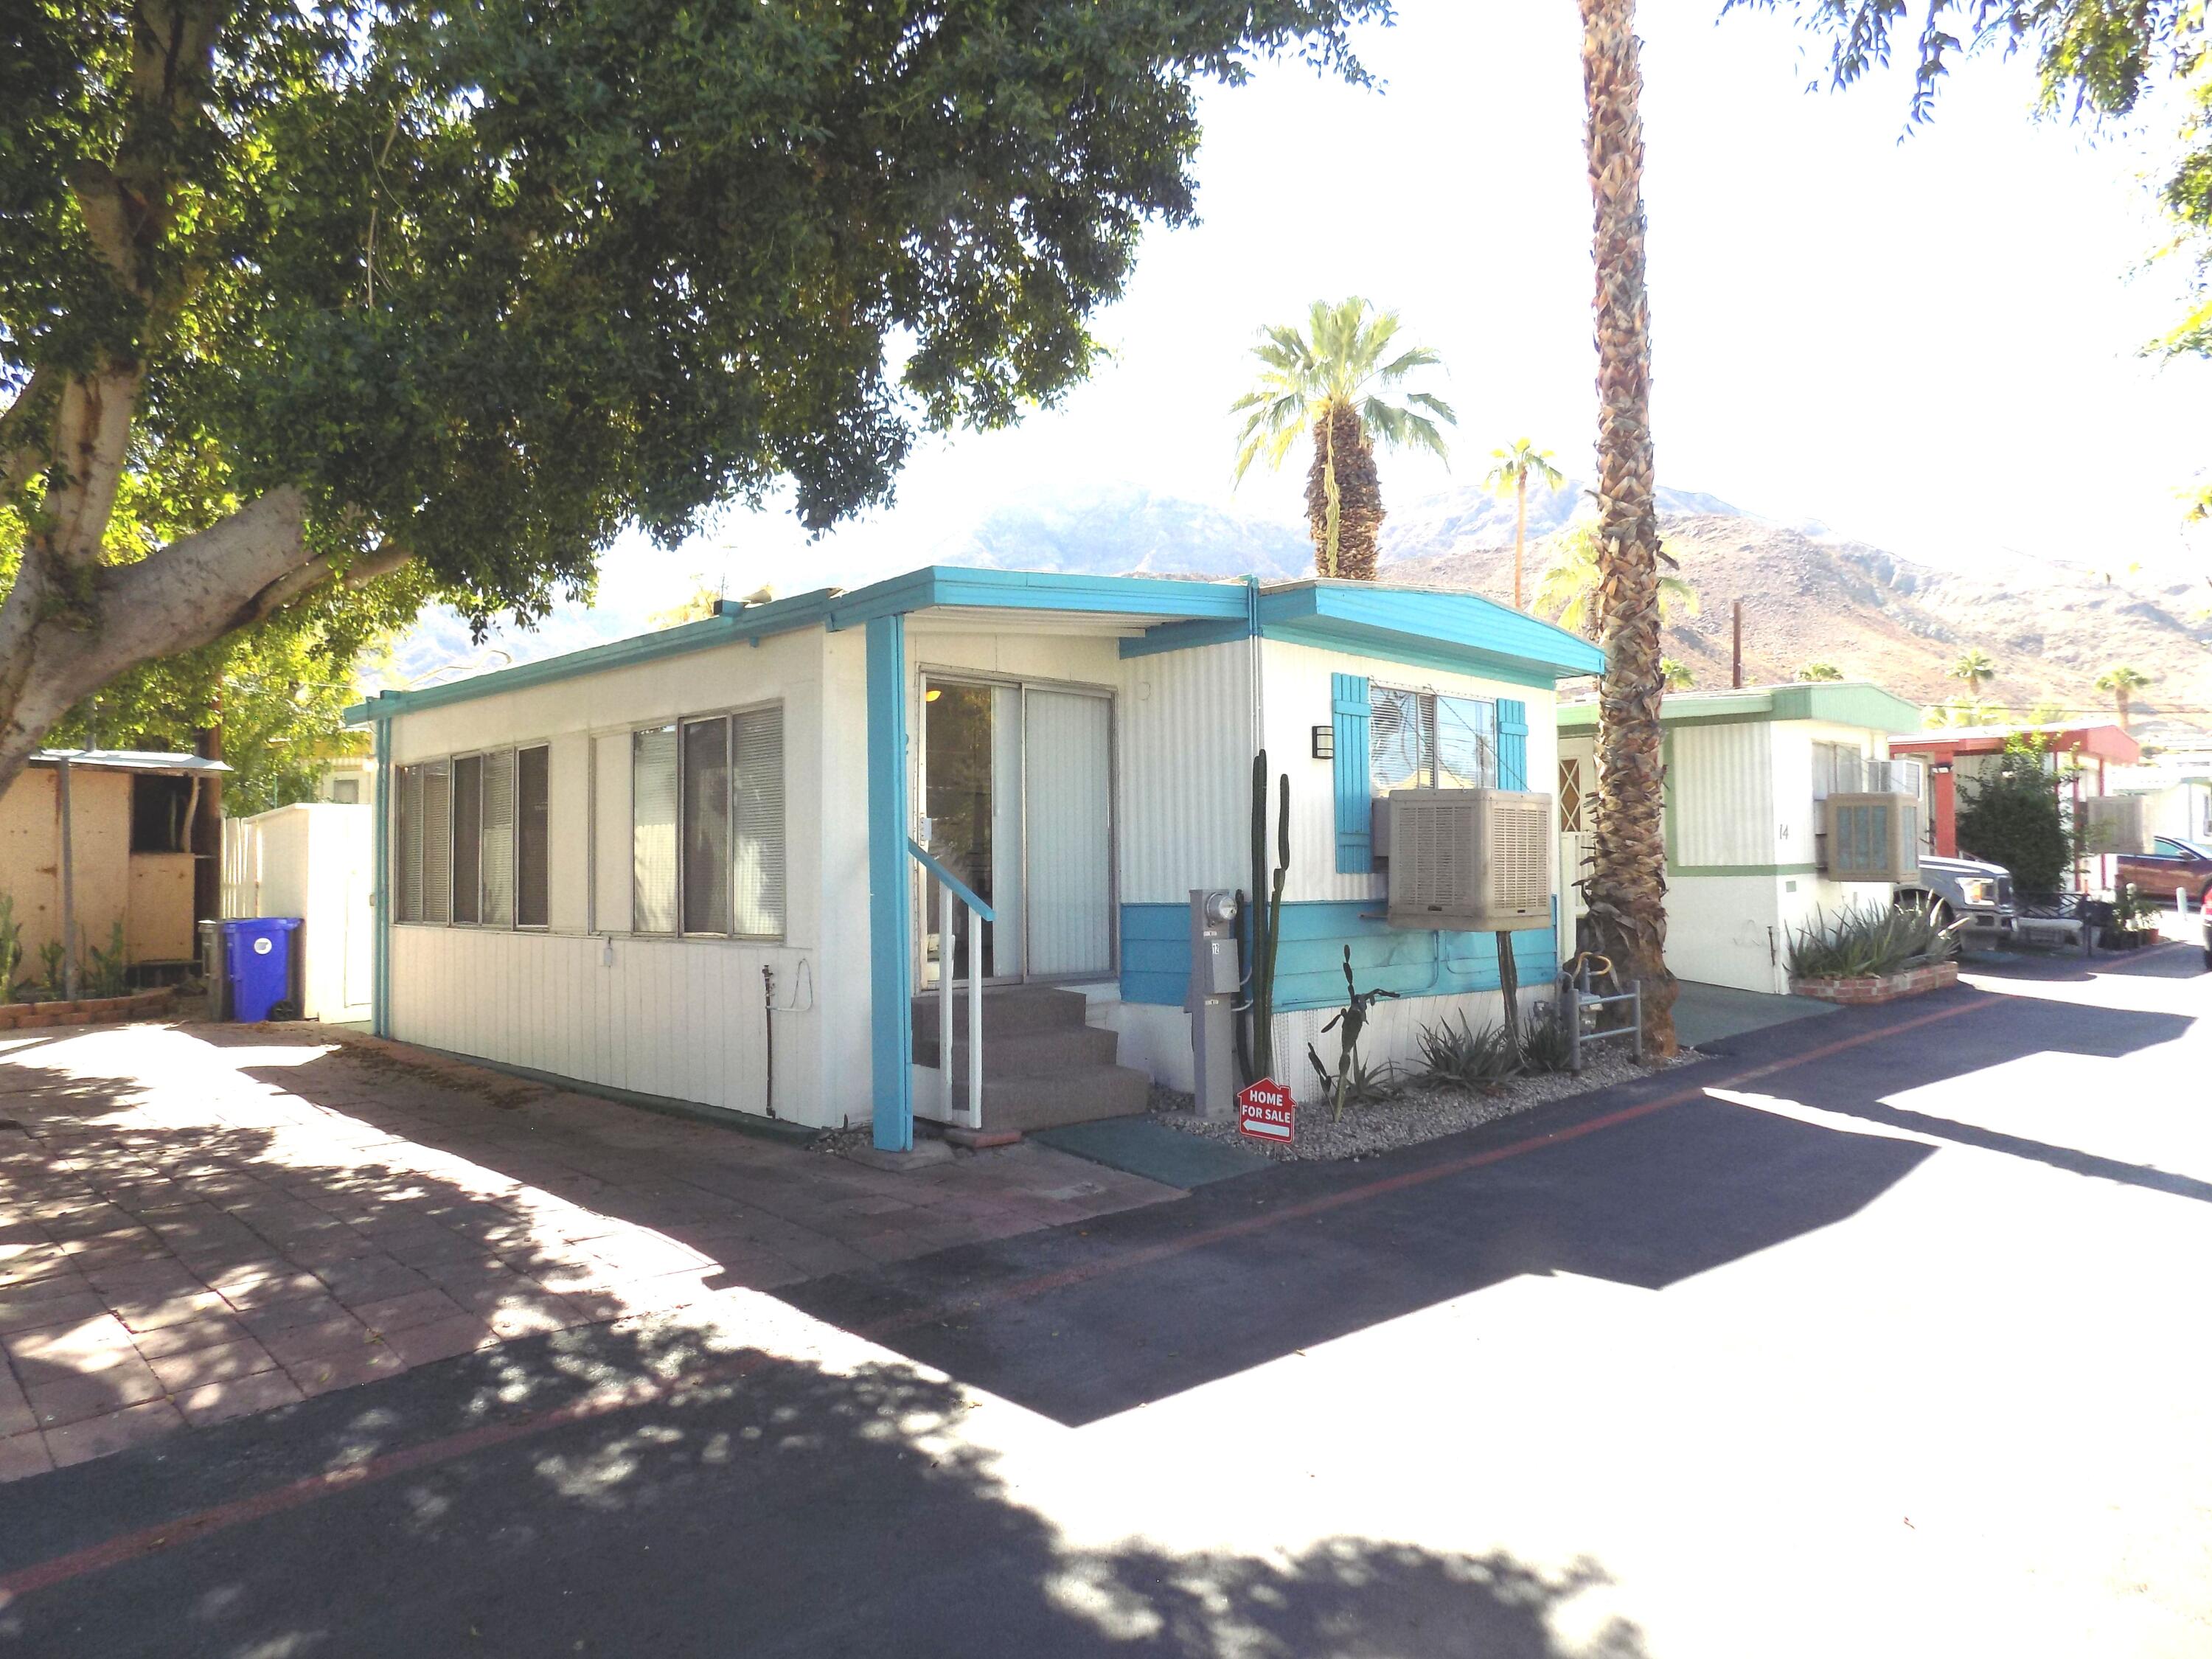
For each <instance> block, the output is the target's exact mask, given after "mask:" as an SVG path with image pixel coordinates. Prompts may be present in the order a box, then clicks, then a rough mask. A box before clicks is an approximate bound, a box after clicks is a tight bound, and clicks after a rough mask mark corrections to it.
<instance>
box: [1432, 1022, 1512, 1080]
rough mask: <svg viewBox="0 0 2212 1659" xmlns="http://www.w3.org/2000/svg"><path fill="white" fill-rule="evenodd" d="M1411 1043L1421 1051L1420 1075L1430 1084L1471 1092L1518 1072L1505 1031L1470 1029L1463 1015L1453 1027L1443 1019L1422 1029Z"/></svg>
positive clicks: (1499, 1028)
mask: <svg viewBox="0 0 2212 1659" xmlns="http://www.w3.org/2000/svg"><path fill="white" fill-rule="evenodd" d="M1414 1041H1415V1043H1416V1045H1417V1046H1418V1047H1419V1049H1420V1054H1421V1075H1422V1076H1423V1077H1424V1078H1425V1079H1427V1080H1428V1081H1429V1082H1431V1083H1440V1084H1443V1085H1447V1086H1449V1087H1452V1088H1458V1089H1474V1088H1480V1086H1481V1085H1484V1084H1486V1083H1496V1082H1499V1081H1501V1080H1503V1079H1506V1078H1509V1077H1511V1076H1513V1075H1514V1074H1515V1073H1517V1072H1519V1071H1520V1070H1521V1065H1520V1062H1519V1061H1518V1060H1516V1059H1515V1058H1514V1054H1513V1044H1512V1042H1511V1040H1510V1038H1509V1037H1508V1036H1506V1034H1505V1029H1504V1027H1503V1026H1501V1025H1491V1024H1483V1025H1481V1026H1474V1025H1470V1024H1468V1018H1467V1016H1466V1015H1465V1014H1462V1015H1460V1016H1459V1018H1458V1024H1453V1021H1452V1018H1451V1016H1449V1015H1446V1016H1445V1017H1444V1018H1443V1019H1440V1020H1438V1021H1437V1023H1436V1024H1433V1025H1424V1026H1423V1027H1421V1029H1420V1032H1419V1036H1417V1037H1416V1038H1415V1039H1414Z"/></svg>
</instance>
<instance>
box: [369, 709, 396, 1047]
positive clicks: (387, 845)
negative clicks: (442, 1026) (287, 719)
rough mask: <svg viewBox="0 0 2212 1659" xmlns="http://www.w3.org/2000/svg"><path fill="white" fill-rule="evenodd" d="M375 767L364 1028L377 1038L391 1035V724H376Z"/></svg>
mask: <svg viewBox="0 0 2212 1659" xmlns="http://www.w3.org/2000/svg"><path fill="white" fill-rule="evenodd" d="M375 730H376V754H375V767H374V771H373V772H372V773H371V774H370V776H369V785H368V787H369V793H370V796H371V798H372V799H374V801H375V803H376V808H375V811H376V817H375V819H374V822H373V823H371V825H370V831H369V859H370V861H371V863H372V864H373V865H374V866H375V867H374V869H373V870H372V871H371V872H370V873H369V878H368V892H369V905H370V907H371V908H370V914H369V932H368V937H369V948H370V951H371V952H372V957H371V960H370V963H369V969H368V1029H369V1030H372V1031H374V1033H375V1034H376V1035H377V1036H380V1037H388V1036H391V1035H392V810H393V807H394V805H395V802H394V797H393V791H392V722H391V721H390V720H378V721H377V722H376V728H375Z"/></svg>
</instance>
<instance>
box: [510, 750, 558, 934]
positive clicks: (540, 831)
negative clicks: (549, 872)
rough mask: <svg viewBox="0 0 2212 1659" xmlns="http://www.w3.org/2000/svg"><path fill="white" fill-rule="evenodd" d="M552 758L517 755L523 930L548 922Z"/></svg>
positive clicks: (518, 920) (517, 886) (517, 914)
mask: <svg viewBox="0 0 2212 1659" xmlns="http://www.w3.org/2000/svg"><path fill="white" fill-rule="evenodd" d="M552 754H553V751H552V750H550V749H545V748H538V749H522V750H516V751H515V757H514V920H515V924H516V925H517V926H518V927H544V926H545V921H546V887H547V881H546V853H547V838H548V823H547V819H548V817H550V801H551V793H552V792H551V787H550V783H551V764H550V763H551V760H552Z"/></svg>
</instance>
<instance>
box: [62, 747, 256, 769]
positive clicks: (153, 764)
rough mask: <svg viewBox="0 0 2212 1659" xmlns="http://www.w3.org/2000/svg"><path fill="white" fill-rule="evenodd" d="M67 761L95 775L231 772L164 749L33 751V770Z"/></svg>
mask: <svg viewBox="0 0 2212 1659" xmlns="http://www.w3.org/2000/svg"><path fill="white" fill-rule="evenodd" d="M64 761H67V762H68V763H70V765H71V766H72V767H78V766H82V767H83V768H84V769H86V770H88V771H96V772H177V773H187V772H228V771H229V770H230V768H229V767H228V766H226V765H224V764H223V763H222V762H221V761H219V760H210V759H208V758H207V757H206V756H204V755H176V754H171V753H170V752H168V751H167V750H161V749H39V750H33V751H32V754H31V764H32V765H33V766H58V765H60V764H61V763H63V762H64Z"/></svg>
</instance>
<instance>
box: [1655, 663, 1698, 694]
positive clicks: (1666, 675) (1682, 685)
mask: <svg viewBox="0 0 2212 1659" xmlns="http://www.w3.org/2000/svg"><path fill="white" fill-rule="evenodd" d="M1659 678H1661V679H1662V680H1664V681H1665V682H1666V683H1667V689H1668V690H1669V691H1686V690H1689V689H1690V688H1691V687H1692V686H1693V685H1695V684H1697V683H1698V677H1697V675H1696V673H1695V672H1693V671H1692V669H1691V667H1690V665H1689V664H1687V663H1686V662H1684V661H1682V660H1681V659H1680V658H1679V657H1662V658H1660V659H1659Z"/></svg>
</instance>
